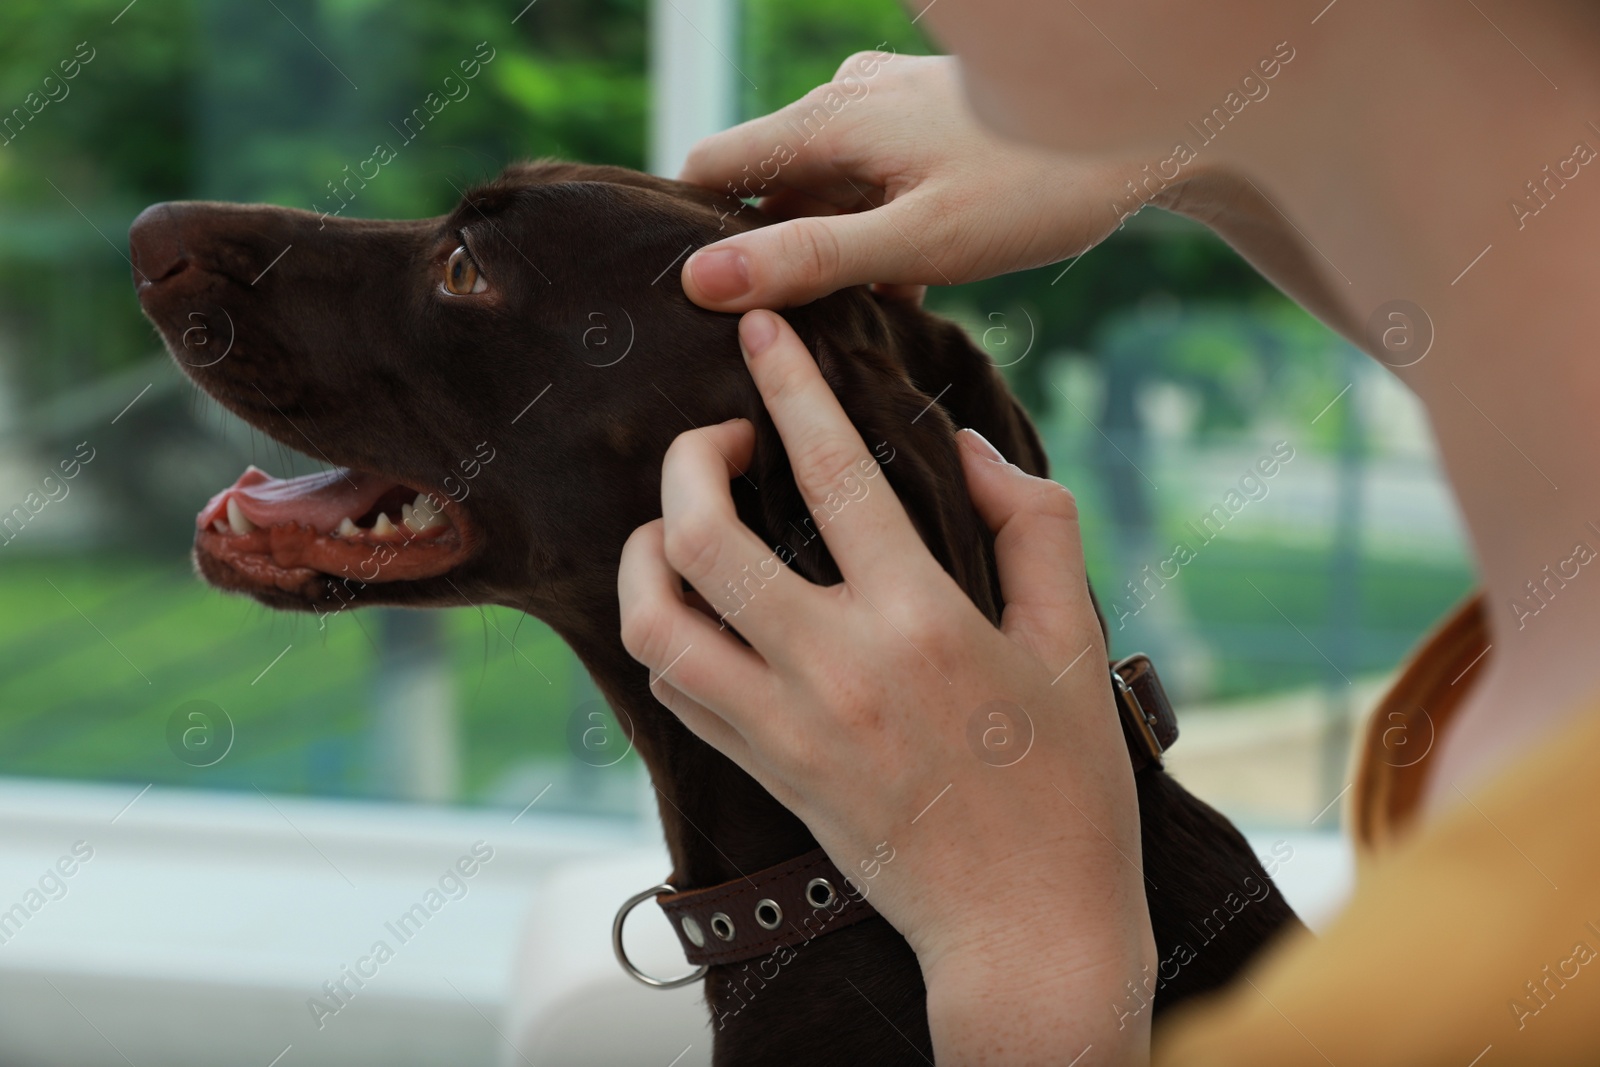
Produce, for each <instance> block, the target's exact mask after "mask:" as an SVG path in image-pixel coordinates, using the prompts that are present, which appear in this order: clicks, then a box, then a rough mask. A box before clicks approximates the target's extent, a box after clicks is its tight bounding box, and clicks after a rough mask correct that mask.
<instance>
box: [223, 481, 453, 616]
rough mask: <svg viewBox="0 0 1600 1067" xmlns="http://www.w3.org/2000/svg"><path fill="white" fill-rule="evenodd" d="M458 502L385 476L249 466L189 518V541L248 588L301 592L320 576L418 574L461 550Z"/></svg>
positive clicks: (368, 578)
mask: <svg viewBox="0 0 1600 1067" xmlns="http://www.w3.org/2000/svg"><path fill="white" fill-rule="evenodd" d="M466 521H467V520H466V516H465V514H464V512H463V509H461V508H460V507H459V506H457V505H456V504H455V502H454V501H452V500H450V499H448V498H447V497H445V496H443V495H441V494H438V493H433V492H428V491H425V490H418V489H415V488H412V487H410V486H407V485H403V484H401V483H398V482H396V481H394V480H393V479H390V478H385V477H383V476H381V475H376V474H369V473H366V472H363V471H357V470H351V469H348V468H339V469H336V470H330V471H322V472H319V473H317V474H307V475H304V476H302V477H299V478H288V479H283V478H274V477H272V476H270V475H268V474H267V473H266V472H264V471H261V470H258V469H257V468H255V467H250V468H249V469H248V470H246V471H245V472H244V473H243V474H242V475H240V476H239V480H238V481H236V482H234V483H233V485H232V486H230V487H228V488H227V489H224V490H223V491H222V492H220V493H218V494H217V495H216V496H214V497H212V498H211V501H210V502H209V503H208V504H206V506H205V507H204V508H203V509H201V511H200V514H199V515H198V516H197V517H196V519H195V525H196V527H197V529H198V533H197V534H196V536H195V548H196V550H197V551H198V552H201V553H204V554H205V555H207V556H210V557H211V558H212V560H213V561H215V562H217V563H220V564H222V565H224V566H226V567H227V568H228V569H229V570H231V571H233V572H235V574H236V575H237V576H238V577H239V579H240V580H241V584H243V585H248V586H251V587H254V588H263V589H265V588H275V589H279V590H282V591H284V592H287V593H296V594H302V595H303V594H304V593H305V592H306V590H307V583H308V582H312V581H313V580H316V579H317V578H318V576H319V575H329V576H331V577H335V578H348V579H352V580H355V581H359V582H397V581H414V580H416V579H419V578H432V577H434V576H436V575H440V574H443V573H445V572H446V571H448V570H450V569H452V568H453V567H455V566H456V565H457V564H458V563H460V562H461V561H462V560H463V559H464V558H465V557H466V555H467V547H468V540H469V539H468V537H467V536H465V532H464V526H465V523H466Z"/></svg>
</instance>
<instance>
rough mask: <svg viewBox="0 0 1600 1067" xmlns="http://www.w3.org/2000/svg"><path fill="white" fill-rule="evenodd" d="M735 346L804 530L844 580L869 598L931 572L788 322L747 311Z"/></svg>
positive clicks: (908, 522) (891, 496) (914, 534)
mask: <svg viewBox="0 0 1600 1067" xmlns="http://www.w3.org/2000/svg"><path fill="white" fill-rule="evenodd" d="M739 343H740V347H741V348H743V349H744V353H745V362H746V363H747V364H748V365H749V367H750V373H751V375H752V376H753V377H754V378H755V381H756V387H757V388H758V389H760V391H761V398H762V400H763V401H764V402H765V403H766V406H767V410H768V411H769V412H770V413H771V414H772V421H773V424H774V425H776V427H777V429H778V434H779V436H780V437H782V438H783V445H784V448H785V450H786V451H787V452H788V454H789V464H790V466H791V467H792V468H793V469H794V477H795V483H796V485H798V486H799V488H800V495H801V496H802V497H803V498H804V500H805V503H806V507H807V509H808V510H809V511H810V518H811V522H812V525H813V526H815V527H816V528H817V530H818V531H819V532H820V533H821V534H822V539H823V541H824V542H825V543H826V544H827V546H828V549H829V551H830V552H832V553H833V558H834V562H835V563H837V564H838V565H839V570H840V572H841V573H842V574H843V575H844V577H845V578H846V579H848V580H849V581H851V582H853V583H855V584H856V585H858V586H861V587H862V588H864V589H866V590H867V591H868V596H869V597H870V596H871V590H872V589H873V588H883V587H885V586H886V585H887V584H888V582H889V579H890V577H891V576H902V575H904V574H905V572H906V569H907V568H908V567H916V565H917V561H919V560H925V561H926V562H927V564H929V565H930V566H932V567H934V568H935V569H937V564H935V563H933V558H932V556H930V555H928V553H927V550H926V549H925V548H924V546H923V544H922V541H921V538H919V537H918V535H917V531H916V528H915V527H914V526H912V524H911V518H910V516H908V515H907V514H906V510H905V508H904V507H903V506H902V505H901V503H900V499H899V498H898V497H897V496H896V495H895V492H894V489H893V488H891V487H890V485H889V480H888V479H887V478H885V477H883V471H882V468H881V467H880V466H879V465H878V461H877V460H876V459H875V458H874V457H873V456H872V454H871V453H870V452H869V451H868V450H867V446H866V444H865V442H863V441H862V440H861V435H860V434H859V433H857V432H856V428H855V426H854V425H852V424H851V422H850V419H849V417H848V416H847V415H845V413H844V408H842V407H841V406H840V405H839V399H838V397H836V396H834V395H833V390H832V389H831V388H829V386H828V383H827V381H826V380H825V379H824V378H823V377H822V372H821V370H820V369H819V368H818V367H817V362H816V360H815V359H813V358H812V356H811V353H810V352H809V351H807V350H806V346H805V344H804V343H803V342H802V341H801V340H800V338H799V337H797V336H796V335H795V332H794V330H792V329H790V327H789V324H788V323H787V322H785V321H783V319H782V318H781V317H779V316H778V315H776V314H774V313H773V312H771V311H752V312H750V313H749V314H748V315H746V316H745V317H744V318H743V319H742V320H741V321H740V323H739Z"/></svg>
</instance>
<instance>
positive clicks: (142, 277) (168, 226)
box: [128, 204, 189, 285]
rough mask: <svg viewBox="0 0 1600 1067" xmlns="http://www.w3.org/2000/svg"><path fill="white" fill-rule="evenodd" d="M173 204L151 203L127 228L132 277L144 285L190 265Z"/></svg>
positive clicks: (137, 282) (178, 271)
mask: <svg viewBox="0 0 1600 1067" xmlns="http://www.w3.org/2000/svg"><path fill="white" fill-rule="evenodd" d="M177 207H178V205H175V204H152V205H150V206H149V207H147V208H145V209H144V210H143V211H141V212H139V217H138V218H136V219H134V220H133V225H132V226H130V227H129V228H128V251H129V253H131V258H132V260H133V280H134V282H135V284H138V285H145V284H147V283H154V282H159V281H162V280H163V279H166V278H170V277H172V276H173V275H174V274H178V273H181V272H182V271H183V269H184V268H185V267H187V266H188V265H189V257H188V250H187V249H185V248H184V244H183V230H182V227H181V226H180V225H179V212H178V211H177V210H176V208H177Z"/></svg>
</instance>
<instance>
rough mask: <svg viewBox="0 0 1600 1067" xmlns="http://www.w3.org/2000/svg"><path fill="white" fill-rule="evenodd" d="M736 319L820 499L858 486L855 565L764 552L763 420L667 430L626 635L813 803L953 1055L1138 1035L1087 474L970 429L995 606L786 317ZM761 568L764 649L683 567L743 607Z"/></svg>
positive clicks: (705, 716) (750, 756) (708, 730)
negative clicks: (903, 953) (989, 614)
mask: <svg viewBox="0 0 1600 1067" xmlns="http://www.w3.org/2000/svg"><path fill="white" fill-rule="evenodd" d="M740 340H741V344H742V347H743V349H744V352H745V356H746V359H747V362H748V365H749V367H750V370H751V373H752V375H753V376H754V378H755V380H756V383H757V385H758V386H759V388H760V390H761V394H762V397H763V398H764V400H765V402H766V405H767V407H768V409H769V410H770V411H771V413H772V418H773V421H774V422H775V424H776V426H777V428H778V431H779V433H780V434H781V435H782V437H783V440H784V445H785V448H786V450H787V452H788V454H789V457H790V460H791V462H792V463H793V465H794V472H795V478H796V480H797V482H798V484H799V486H800V489H801V492H802V494H803V495H804V498H805V500H806V502H807V506H808V508H817V507H820V506H821V505H822V502H823V501H824V500H825V499H826V498H828V497H829V495H830V494H835V495H836V498H837V495H838V494H845V495H848V496H849V498H850V503H849V504H848V506H846V507H844V508H843V509H842V510H839V511H838V512H837V514H835V516H834V517H833V518H832V519H831V520H829V521H828V522H827V523H826V524H825V525H823V526H822V528H821V534H822V537H823V539H824V540H825V541H826V543H827V545H828V548H829V550H830V552H831V553H832V554H833V557H834V559H835V561H836V562H837V563H838V566H839V569H840V571H841V572H842V574H843V576H844V581H843V582H842V583H841V584H839V585H835V586H831V587H827V588H823V587H819V586H815V585H812V584H811V583H809V582H807V581H806V580H805V579H804V578H802V577H800V576H799V575H797V574H795V573H793V572H792V571H790V570H789V569H788V568H786V567H783V566H768V564H771V563H772V561H773V560H774V555H773V551H772V549H771V548H770V547H769V546H767V545H765V544H763V543H762V542H761V541H760V540H758V539H757V537H756V535H755V534H754V533H752V532H751V531H750V530H749V529H748V528H747V527H745V526H744V525H743V524H742V523H740V521H739V519H738V517H737V515H736V513H735V510H734V505H733V500H732V497H731V494H730V492H729V485H728V483H729V479H730V478H731V477H733V476H735V475H736V474H738V473H739V472H740V470H742V468H743V467H744V465H745V464H746V463H748V462H749V459H750V455H751V450H752V448H753V444H754V434H753V431H752V427H751V425H750V424H749V423H748V422H747V421H745V420H734V421H731V422H727V423H723V424H722V425H719V426H712V427H707V428H705V429H702V430H693V431H690V432H687V433H684V434H682V435H681V436H679V437H678V439H677V440H676V441H675V442H674V443H673V445H672V447H671V449H670V450H669V451H668V453H667V457H666V461H665V464H664V466H663V469H662V488H661V503H662V511H663V515H664V517H663V518H662V519H658V520H656V521H655V522H651V523H649V524H647V525H645V526H642V527H640V528H639V529H638V530H637V531H635V532H634V534H633V536H632V537H631V538H630V539H629V541H628V544H627V546H626V548H625V549H624V551H623V556H622V565H621V571H620V574H619V576H618V592H619V596H620V600H621V607H622V634H623V641H624V643H625V645H626V646H627V648H628V650H629V652H630V653H632V654H633V655H634V656H635V657H636V658H637V659H638V660H640V662H642V663H644V664H646V665H647V666H648V667H650V669H651V671H652V675H653V677H654V678H655V681H654V683H653V687H652V688H653V691H654V692H655V694H656V696H657V697H658V698H659V699H660V700H661V701H662V703H663V704H665V705H666V706H667V707H668V708H670V709H671V710H672V711H673V712H674V713H675V714H677V715H678V717H679V718H680V719H682V720H683V722H684V724H685V725H687V726H688V727H689V729H691V730H693V731H694V732H695V733H696V734H698V735H699V736H700V737H702V738H703V739H705V740H706V741H707V742H709V743H710V744H712V745H714V746H716V747H717V748H718V749H719V750H721V751H722V752H723V753H724V754H726V755H727V756H729V757H730V758H732V759H733V760H734V761H736V762H737V763H738V764H739V765H740V766H742V767H744V768H745V770H747V771H748V772H749V773H750V774H752V775H753V776H754V777H755V778H756V779H757V780H758V781H760V782H761V783H762V785H764V786H765V787H766V788H767V789H768V790H769V791H771V792H772V794H773V795H774V796H776V797H777V798H778V799H779V800H780V801H782V802H783V803H784V804H785V805H787V806H788V807H789V808H790V809H791V810H793V811H794V812H795V813H796V814H797V815H798V816H799V817H800V818H801V819H803V820H804V821H805V823H806V825H807V826H808V827H810V829H811V831H812V832H813V833H814V834H815V835H816V837H817V839H818V841H819V842H821V844H822V846H823V847H824V848H825V849H826V850H827V851H828V854H829V856H830V857H831V858H832V859H833V860H834V862H835V863H837V864H838V866H839V867H840V869H842V870H843V871H845V872H846V873H847V874H849V875H850V876H851V878H852V880H853V881H854V883H855V884H856V885H857V886H858V887H860V889H861V890H862V891H864V892H866V893H868V894H869V896H870V899H871V900H872V902H873V904H874V905H876V906H877V908H878V909H879V911H881V912H882V913H883V915H884V916H885V917H887V918H888V919H889V921H890V922H891V923H893V924H894V925H895V927H896V928H897V929H898V930H899V931H900V932H901V933H902V934H904V935H905V937H906V938H907V940H908V941H909V942H910V943H911V946H912V948H913V949H914V950H915V951H916V953H917V956H918V959H919V960H920V962H921V965H922V968H923V972H924V977H925V978H926V980H927V984H928V989H929V1009H930V1014H931V1016H932V1018H933V1027H934V1035H935V1047H936V1048H937V1049H939V1050H940V1052H941V1054H942V1056H948V1057H950V1058H951V1059H952V1060H953V1061H955V1062H962V1063H977V1062H983V1061H984V1059H985V1058H986V1057H998V1061H1003V1062H1005V1063H1008V1064H1016V1063H1029V1062H1065V1060H1067V1059H1071V1057H1072V1056H1073V1055H1076V1054H1077V1053H1078V1051H1079V1049H1081V1048H1082V1047H1083V1045H1085V1044H1090V1043H1092V1044H1093V1045H1094V1046H1095V1049H1096V1052H1095V1053H1094V1054H1093V1055H1091V1056H1090V1057H1088V1058H1086V1059H1085V1060H1084V1061H1083V1062H1084V1063H1085V1064H1087V1063H1104V1062H1123V1060H1124V1058H1125V1057H1126V1056H1128V1055H1134V1056H1137V1055H1141V1054H1142V1051H1141V1050H1142V1049H1143V1047H1144V1042H1145V1041H1147V1039H1148V1034H1147V1032H1146V1031H1145V1030H1143V1029H1142V1028H1139V1027H1136V1026H1129V1027H1128V1028H1127V1029H1126V1030H1121V1031H1119V1030H1118V1029H1117V1026H1116V1025H1115V1024H1116V1022H1117V1018H1116V1013H1115V1012H1114V1011H1113V1009H1112V1007H1111V1005H1112V1004H1113V1002H1114V1001H1115V1000H1116V999H1117V998H1118V996H1119V995H1120V994H1121V993H1123V992H1124V991H1125V990H1124V984H1125V983H1126V982H1128V981H1131V980H1136V979H1138V978H1139V977H1141V970H1140V969H1141V967H1142V966H1144V965H1145V964H1151V965H1153V964H1154V962H1155V949H1154V943H1153V939H1152V936H1151V933H1150V926H1149V917H1148V914H1147V911H1146V907H1145V896H1144V885H1143V882H1142V875H1141V872H1140V868H1139V862H1140V844H1139V817H1138V807H1137V801H1136V798H1135V793H1134V785H1133V775H1132V771H1131V769H1130V765H1129V760H1128V755H1127V751H1126V749H1125V747H1124V742H1123V738H1122V732H1121V727H1120V725H1119V723H1118V721H1117V716H1116V712H1115V710H1114V707H1113V703H1112V695H1111V687H1110V682H1109V676H1108V672H1107V670H1106V666H1105V663H1106V657H1105V647H1104V644H1103V641H1102V637H1101V633H1100V627H1099V624H1098V621H1097V619H1096V617H1095V613H1094V609H1093V607H1092V605H1091V603H1090V600H1089V595H1088V587H1087V584H1086V581H1085V577H1084V564H1083V553H1082V548H1081V545H1080V541H1079V533H1078V522H1077V513H1076V510H1075V507H1074V504H1073V500H1072V497H1071V495H1070V494H1069V493H1068V492H1067V491H1066V490H1065V489H1063V488H1061V487H1060V486H1058V485H1056V484H1055V483H1053V482H1050V481H1047V480H1044V479H1039V478H1033V477H1029V476H1028V475H1026V474H1023V473H1022V472H1021V471H1020V470H1018V469H1017V468H1016V467H1014V466H1011V465H1010V464H1007V463H1006V462H1005V461H1004V460H1002V459H1001V458H1000V456H999V454H998V453H996V452H995V451H994V450H993V448H992V447H991V446H989V445H988V443H987V442H985V441H984V440H983V439H982V438H981V437H979V436H978V435H977V434H975V433H972V432H970V431H969V432H963V433H962V434H961V435H960V440H961V453H962V460H963V465H964V469H965V472H966V478H967V483H968V489H969V492H970V494H971V497H972V501H973V504H974V505H975V507H976V508H977V510H978V512H979V514H980V515H981V516H982V518H983V520H984V521H985V522H986V523H987V524H988V525H989V527H990V528H991V529H992V530H993V531H994V532H995V539H996V540H995V547H996V554H997V560H998V565H999V570H1000V579H1001V586H1002V590H1003V593H1004V596H1005V600H1006V608H1005V614H1004V619H1003V623H1002V626H1001V627H1000V628H999V629H996V628H995V627H994V626H993V625H992V624H991V623H990V622H989V621H988V619H987V618H985V617H984V616H983V614H982V613H980V612H979V611H978V609H977V608H976V607H975V606H974V605H973V603H972V602H971V601H970V600H969V599H968V598H967V597H966V595H965V594H964V593H963V592H962V591H961V589H960V588H959V587H958V586H957V585H956V584H955V582H954V581H953V580H952V579H951V578H950V577H949V575H947V574H946V573H945V572H944V570H943V569H942V568H941V567H940V566H939V564H938V563H937V562H936V561H935V559H934V557H933V556H932V554H931V553H930V552H929V551H928V550H927V548H926V547H925V546H924V545H923V544H922V542H921V540H920V538H919V537H918V535H917V532H916V530H915V529H914V527H913V526H912V523H911V520H910V519H909V517H908V516H907V514H906V512H905V510H904V508H903V507H902V506H901V504H900V502H899V500H898V499H897V498H896V497H895V494H894V490H893V489H892V488H891V487H890V486H889V484H888V480H887V479H886V478H881V477H878V475H879V474H880V473H881V472H880V471H879V469H878V467H877V464H876V462H875V461H874V460H873V459H872V456H871V454H870V453H869V452H868V450H867V448H866V446H865V444H864V443H863V442H862V440H861V437H860V436H859V435H858V434H857V433H856V431H855V429H854V427H853V426H852V425H851V424H850V422H849V420H848V419H847V418H846V416H845V414H844V412H843V410H842V409H841V408H840V406H839V403H838V401H837V399H836V398H835V397H834V395H833V393H832V392H831V390H830V389H829V388H828V385H827V383H826V382H825V381H824V380H823V378H822V376H821V374H820V372H819V371H818V369H817V366H816V363H815V362H814V360H813V359H812V357H811V355H810V353H808V352H807V351H806V349H805V347H804V346H803V345H802V343H801V342H800V340H799V339H798V338H797V337H796V336H795V335H794V333H793V331H791V330H790V328H789V327H788V325H787V324H786V323H784V322H783V320H782V319H781V318H779V317H778V316H777V315H775V314H773V313H772V312H768V311H758V312H752V313H751V314H749V315H746V316H745V318H744V320H743V321H742V323H741V324H740ZM863 485H864V486H866V490H865V492H863V491H862V490H861V488H860V487H861V486H863ZM746 567H748V568H749V571H748V572H745V571H743V569H744V568H746ZM774 571H775V575H774V577H772V578H771V579H770V580H767V578H766V576H767V575H768V574H773V573H774ZM750 572H754V573H759V574H760V575H761V577H762V579H763V583H762V584H761V585H760V586H759V588H753V587H749V586H747V587H746V588H747V593H746V594H745V596H744V601H743V603H742V604H741V605H740V606H739V607H738V609H737V613H736V614H730V615H726V616H724V621H725V622H726V623H727V624H728V625H731V626H732V627H734V628H735V629H736V630H737V631H738V633H739V634H740V635H742V636H743V637H744V638H745V639H747V640H748V642H749V645H748V646H746V645H744V644H741V643H740V642H739V640H738V639H737V638H736V637H735V636H734V635H733V634H731V633H728V632H726V630H725V629H722V628H720V627H719V625H718V623H717V621H715V620H713V619H711V618H709V617H708V616H707V615H706V614H705V613H703V612H702V611H700V610H697V609H696V608H695V607H694V606H692V605H691V604H690V603H688V602H687V601H686V599H685V598H686V594H685V592H684V591H683V588H682V581H681V580H680V575H681V576H682V578H686V579H687V580H688V581H689V583H690V584H691V585H692V586H693V587H694V589H695V590H696V591H698V592H699V593H700V594H701V595H702V596H703V597H705V598H706V600H707V601H709V602H711V603H720V602H722V601H723V600H724V599H725V593H724V592H723V591H724V590H725V589H726V588H727V586H726V584H725V583H728V582H730V581H732V580H735V579H743V580H747V576H748V573H750ZM1030 1035H1031V1036H1030ZM1074 1042H1075V1043H1076V1044H1073V1043H1074ZM1069 1045H1072V1047H1070V1048H1069V1047H1068V1046H1069ZM1063 1053H1065V1056H1063ZM1101 1057H1106V1058H1101Z"/></svg>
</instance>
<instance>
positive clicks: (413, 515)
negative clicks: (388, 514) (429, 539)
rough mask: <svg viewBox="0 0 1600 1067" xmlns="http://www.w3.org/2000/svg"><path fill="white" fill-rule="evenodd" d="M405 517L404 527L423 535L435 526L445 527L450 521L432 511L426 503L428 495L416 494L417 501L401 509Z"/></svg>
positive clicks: (429, 504)
mask: <svg viewBox="0 0 1600 1067" xmlns="http://www.w3.org/2000/svg"><path fill="white" fill-rule="evenodd" d="M401 511H402V513H403V514H404V515H405V524H404V525H405V527H406V529H408V530H410V531H411V532H412V533H418V534H419V533H424V532H426V531H428V530H431V529H433V528H434V527H436V526H444V525H447V524H448V523H449V522H450V520H449V519H447V518H445V517H444V516H443V515H441V514H439V512H438V511H436V510H434V506H433V505H432V504H431V503H429V502H428V494H426V493H418V494H417V499H416V500H415V501H413V502H412V503H410V504H407V505H405V507H403V508H402V509H401Z"/></svg>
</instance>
